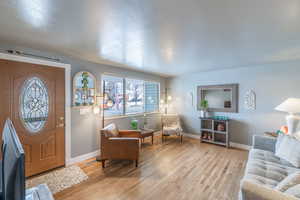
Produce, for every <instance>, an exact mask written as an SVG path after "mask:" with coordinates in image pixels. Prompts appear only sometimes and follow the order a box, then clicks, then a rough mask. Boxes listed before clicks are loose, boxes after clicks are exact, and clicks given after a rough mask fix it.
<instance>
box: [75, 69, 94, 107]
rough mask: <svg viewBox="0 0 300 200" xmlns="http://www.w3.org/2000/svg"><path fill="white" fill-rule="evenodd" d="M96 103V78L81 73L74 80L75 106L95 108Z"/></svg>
mask: <svg viewBox="0 0 300 200" xmlns="http://www.w3.org/2000/svg"><path fill="white" fill-rule="evenodd" d="M95 103H96V78H95V76H94V75H92V74H91V73H90V72H86V71H81V72H78V73H76V74H75V76H74V79H73V106H94V105H95Z"/></svg>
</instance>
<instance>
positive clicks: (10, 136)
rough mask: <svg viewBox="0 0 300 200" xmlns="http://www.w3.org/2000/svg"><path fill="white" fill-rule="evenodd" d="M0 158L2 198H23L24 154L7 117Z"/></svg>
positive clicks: (12, 199) (20, 199) (18, 199)
mask: <svg viewBox="0 0 300 200" xmlns="http://www.w3.org/2000/svg"><path fill="white" fill-rule="evenodd" d="M2 158H3V161H2V197H3V200H25V154H24V150H23V147H22V145H21V143H20V140H19V138H18V135H17V133H16V130H15V128H14V126H13V124H12V122H11V120H9V119H7V120H6V122H5V125H4V129H3V132H2Z"/></svg>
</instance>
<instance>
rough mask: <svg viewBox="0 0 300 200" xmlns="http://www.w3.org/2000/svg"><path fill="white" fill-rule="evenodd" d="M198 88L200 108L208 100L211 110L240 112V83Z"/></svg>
mask: <svg viewBox="0 0 300 200" xmlns="http://www.w3.org/2000/svg"><path fill="white" fill-rule="evenodd" d="M197 90H198V91H197V93H198V99H197V100H198V101H197V102H198V104H197V108H198V110H201V101H202V100H206V101H207V103H208V111H210V112H238V84H224V85H205V86H198V87H197Z"/></svg>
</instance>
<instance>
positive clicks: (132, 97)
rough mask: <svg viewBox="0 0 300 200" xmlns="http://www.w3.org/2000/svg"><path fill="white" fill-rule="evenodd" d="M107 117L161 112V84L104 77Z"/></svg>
mask: <svg viewBox="0 0 300 200" xmlns="http://www.w3.org/2000/svg"><path fill="white" fill-rule="evenodd" d="M102 83H105V95H104V105H103V107H104V112H105V116H116V115H128V114H139V113H150V112H158V111H159V96H160V95H159V94H160V84H159V82H149V81H144V80H139V79H129V78H122V77H117V76H111V75H109V76H108V75H102Z"/></svg>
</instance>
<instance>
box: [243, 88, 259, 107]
mask: <svg viewBox="0 0 300 200" xmlns="http://www.w3.org/2000/svg"><path fill="white" fill-rule="evenodd" d="M244 106H245V109H246V110H255V109H256V95H255V92H254V91H253V90H248V91H247V92H246V94H245V97H244Z"/></svg>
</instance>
